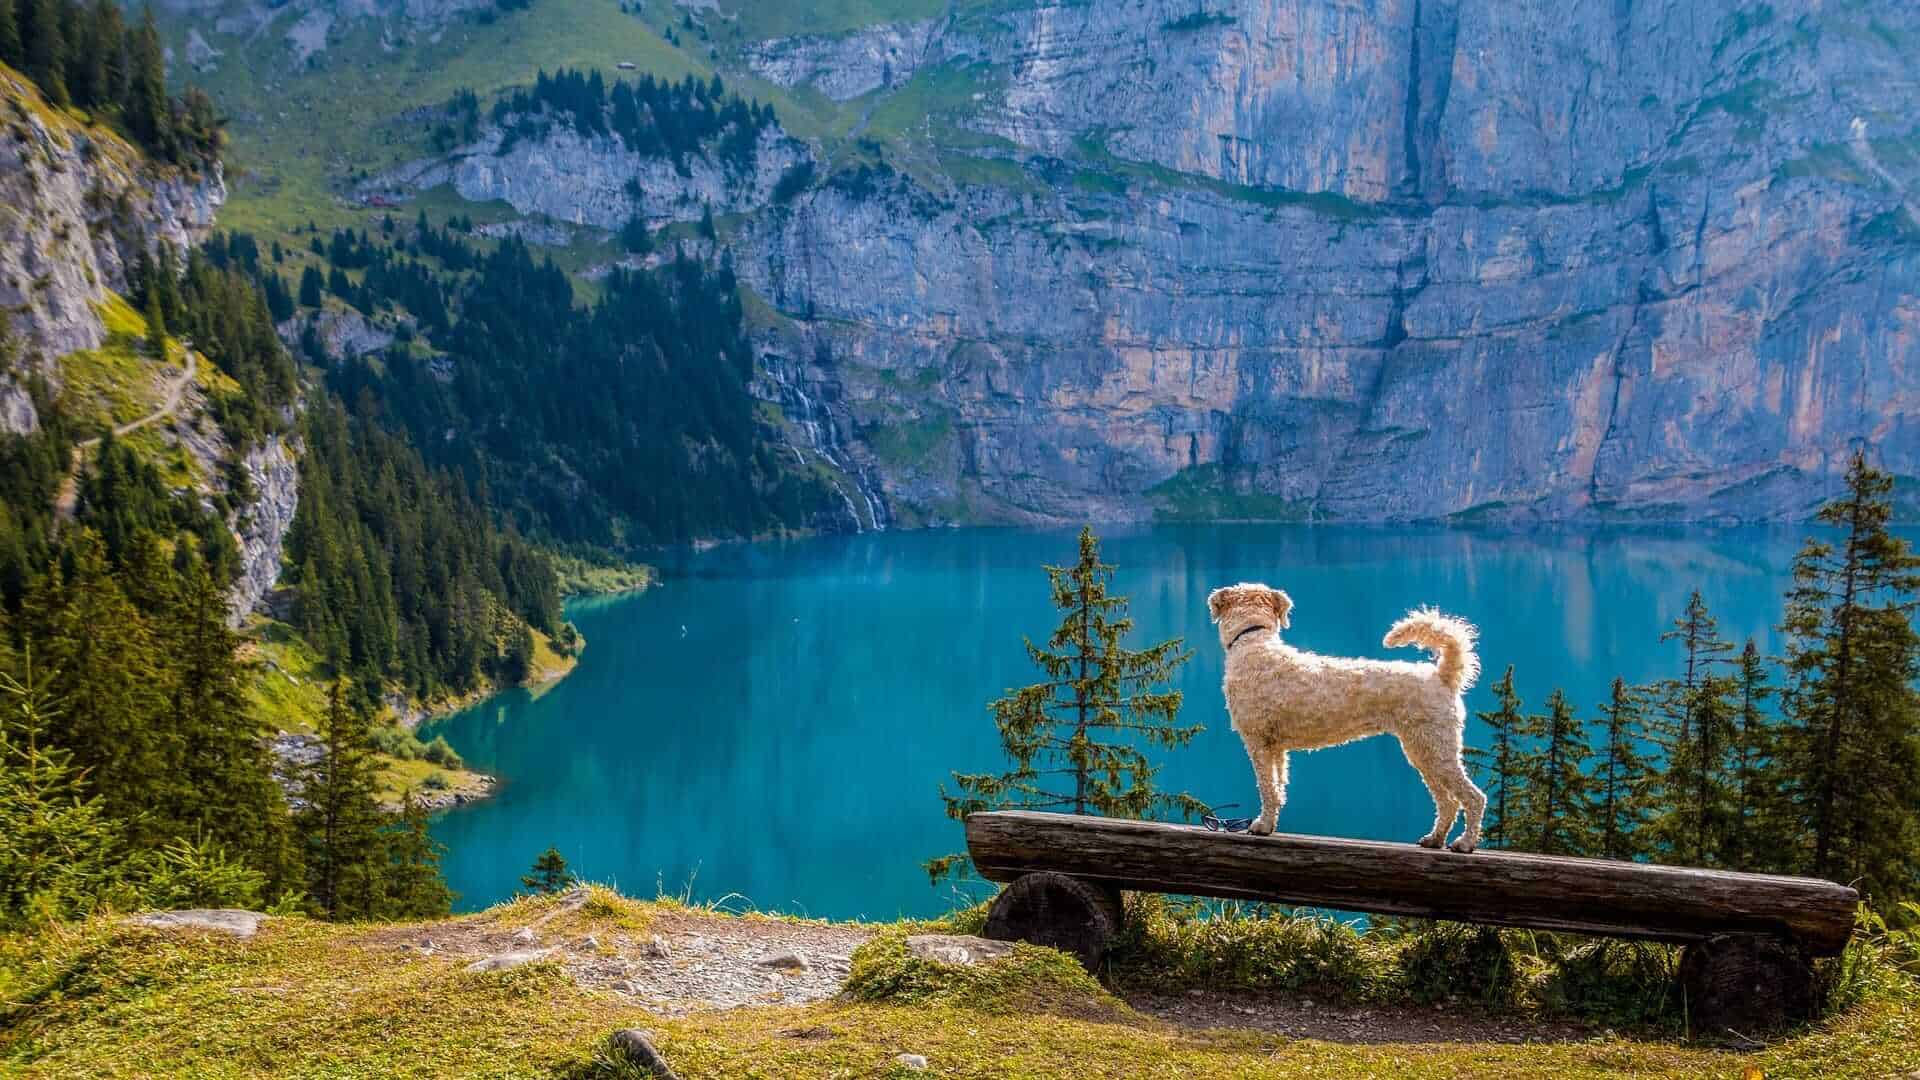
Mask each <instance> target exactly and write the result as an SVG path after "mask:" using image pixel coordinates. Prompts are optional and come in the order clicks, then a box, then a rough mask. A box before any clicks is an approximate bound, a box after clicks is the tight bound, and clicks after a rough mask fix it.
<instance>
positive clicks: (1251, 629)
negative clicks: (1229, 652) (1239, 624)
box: [1227, 623, 1274, 649]
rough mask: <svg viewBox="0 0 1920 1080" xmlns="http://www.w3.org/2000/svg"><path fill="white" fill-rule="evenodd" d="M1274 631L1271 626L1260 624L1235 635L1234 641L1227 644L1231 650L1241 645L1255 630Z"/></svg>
mask: <svg viewBox="0 0 1920 1080" xmlns="http://www.w3.org/2000/svg"><path fill="white" fill-rule="evenodd" d="M1272 629H1274V628H1273V627H1271V626H1261V625H1260V624H1259V623H1255V624H1254V625H1252V626H1249V627H1247V628H1246V629H1245V630H1242V631H1240V632H1239V633H1237V634H1235V635H1233V640H1232V641H1229V642H1227V648H1229V649H1231V648H1233V647H1234V646H1235V645H1238V644H1240V639H1241V638H1243V637H1246V636H1247V635H1248V634H1251V633H1253V632H1254V631H1255V630H1272Z"/></svg>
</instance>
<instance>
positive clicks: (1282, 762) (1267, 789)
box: [1247, 743, 1287, 836]
mask: <svg viewBox="0 0 1920 1080" xmlns="http://www.w3.org/2000/svg"><path fill="white" fill-rule="evenodd" d="M1247 756H1248V757H1250V758H1252V759H1253V779H1254V783H1255V784H1256V785H1258V786H1259V788H1260V816H1259V817H1257V818H1255V819H1253V823H1252V824H1251V825H1248V826H1247V831H1248V832H1250V833H1252V834H1253V835H1255V836H1269V835H1272V833H1273V829H1274V826H1275V825H1276V824H1278V823H1279V820H1280V810H1281V808H1282V807H1284V806H1286V803H1287V752H1286V751H1285V750H1268V749H1267V748H1265V747H1256V746H1254V745H1253V744H1252V743H1249V744H1248V745H1247Z"/></svg>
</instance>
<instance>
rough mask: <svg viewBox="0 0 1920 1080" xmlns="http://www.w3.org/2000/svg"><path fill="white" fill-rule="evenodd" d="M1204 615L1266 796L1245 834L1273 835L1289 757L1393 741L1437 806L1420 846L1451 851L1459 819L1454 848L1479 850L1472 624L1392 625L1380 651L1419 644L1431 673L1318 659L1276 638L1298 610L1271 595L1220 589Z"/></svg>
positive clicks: (1426, 617) (1418, 621) (1422, 615)
mask: <svg viewBox="0 0 1920 1080" xmlns="http://www.w3.org/2000/svg"><path fill="white" fill-rule="evenodd" d="M1207 608H1208V610H1209V611H1211V612H1212V614H1213V621H1214V623H1215V624H1216V625H1218V626H1219V628H1220V645H1221V647H1222V648H1224V649H1225V650H1226V653H1227V677H1226V682H1225V686H1224V689H1225V691H1226V696H1227V712H1228V714H1229V715H1231V716H1232V717H1233V729H1234V730H1235V731H1237V732H1239V733H1240V738H1241V741H1243V742H1245V743H1246V744H1247V757H1248V758H1249V759H1251V760H1252V762H1253V776H1254V782H1255V783H1256V784H1258V785H1259V788H1260V816H1259V817H1258V818H1256V819H1254V822H1253V825H1252V826H1251V828H1250V830H1249V831H1251V832H1253V833H1254V834H1256V835H1259V836H1266V835H1268V834H1270V833H1272V832H1273V828H1274V824H1275V822H1276V821H1277V820H1278V819H1279V816H1280V808H1281V807H1282V806H1283V805H1285V803H1286V797H1287V752H1288V751H1290V750H1316V749H1319V748H1320V747H1323V746H1338V745H1340V744H1341V743H1347V742H1352V741H1353V740H1355V739H1364V738H1366V737H1367V736H1369V735H1380V734H1384V733H1388V732H1391V733H1392V734H1393V735H1394V736H1395V737H1396V738H1398V739H1399V740H1400V749H1401V751H1402V752H1404V753H1405V754H1406V755H1407V761H1408V762H1409V763H1410V764H1411V765H1412V766H1413V767H1414V768H1415V769H1416V770H1418V771H1419V773H1420V778H1421V779H1422V780H1424V781H1425V782H1426V785H1427V792H1428V793H1429V794H1431V795H1432V796H1433V809H1434V816H1433V831H1432V832H1430V833H1428V834H1427V835H1426V836H1423V837H1421V838H1420V845H1421V846H1422V847H1430V848H1432V847H1439V846H1440V845H1441V844H1443V843H1445V842H1446V839H1447V833H1448V832H1450V831H1452V829H1453V822H1454V818H1455V817H1456V816H1457V815H1458V814H1459V813H1460V811H1462V810H1465V811H1466V817H1467V824H1466V828H1465V830H1464V831H1463V832H1462V833H1461V834H1460V837H1459V838H1458V839H1457V840H1455V841H1454V842H1453V843H1452V845H1450V846H1451V847H1452V848H1453V850H1455V851H1460V852H1467V851H1472V850H1473V849H1474V847H1475V846H1477V845H1478V844H1479V843H1480V823H1481V819H1482V818H1484V817H1485V815H1486V810H1487V796H1486V794H1485V793H1484V792H1482V791H1481V790H1480V789H1479V788H1478V787H1475V786H1474V783H1473V780H1472V779H1471V778H1470V777H1468V776H1467V770H1466V766H1465V764H1464V763H1463V762H1462V761H1461V739H1462V735H1463V733H1464V731H1465V729H1466V723H1467V707H1466V702H1465V701H1464V700H1463V699H1462V697H1461V695H1462V694H1463V693H1464V692H1465V691H1466V689H1467V687H1469V686H1472V685H1473V680H1474V678H1475V677H1476V676H1478V675H1479V674H1480V658H1479V657H1477V656H1475V655H1474V651H1473V641H1474V629H1473V627H1472V626H1471V625H1470V624H1468V623H1467V622H1465V621H1463V620H1460V619H1455V618H1452V617H1450V616H1446V615H1442V614H1440V613H1439V612H1438V611H1435V610H1433V609H1431V608H1422V609H1421V610H1418V611H1414V612H1410V613H1409V614H1408V615H1407V617H1406V618H1404V619H1401V620H1400V621H1399V622H1397V623H1394V624H1393V628H1392V629H1391V630H1388V631H1387V636H1386V639H1385V641H1384V642H1383V644H1385V645H1386V646H1388V647H1389V648H1393V647H1398V646H1401V645H1418V646H1419V647H1421V648H1423V649H1425V650H1427V651H1428V652H1430V653H1432V654H1433V657H1434V662H1433V663H1425V664H1416V663H1408V662H1406V661H1402V660H1362V659H1355V658H1348V657H1338V656H1316V655H1314V654H1313V653H1309V652H1302V651H1300V650H1299V649H1296V648H1294V647H1293V646H1291V645H1288V644H1287V643H1285V642H1283V641H1281V640H1280V631H1281V630H1284V629H1286V628H1287V625H1288V619H1287V616H1288V614H1289V613H1291V612H1292V610H1293V601H1292V599H1290V598H1289V597H1288V596H1287V594H1286V593H1283V592H1281V591H1280V590H1278V589H1272V588H1268V587H1267V586H1265V585H1250V584H1242V585H1232V586H1229V587H1227V588H1224V589H1215V590H1214V591H1213V594H1212V595H1210V596H1208V597H1207Z"/></svg>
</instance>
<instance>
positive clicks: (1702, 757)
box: [1651, 589, 1737, 865]
mask: <svg viewBox="0 0 1920 1080" xmlns="http://www.w3.org/2000/svg"><path fill="white" fill-rule="evenodd" d="M1660 640H1661V641H1678V642H1680V645H1681V648H1682V650H1683V652H1684V655H1685V658H1686V662H1685V667H1684V673H1683V675H1682V676H1681V677H1680V678H1677V679H1665V680H1662V681H1661V682H1659V683H1656V684H1655V686H1654V688H1653V692H1652V697H1653V700H1654V702H1655V703H1656V705H1657V708H1658V716H1657V720H1656V723H1655V725H1654V726H1655V731H1656V741H1657V742H1658V743H1659V745H1660V748H1661V750H1662V752H1663V756H1662V767H1661V770H1660V774H1659V779H1658V781H1657V783H1658V787H1659V790H1660V798H1661V801H1662V808H1661V812H1660V813H1659V814H1658V815H1657V816H1656V817H1655V818H1654V820H1653V822H1652V829H1651V831H1652V838H1653V839H1654V841H1655V844H1656V848H1655V850H1656V851H1657V852H1658V853H1659V854H1661V855H1664V856H1665V857H1667V858H1669V859H1671V860H1673V861H1677V862H1682V863H1688V864H1696V865H1713V864H1719V863H1720V862H1722V859H1721V855H1722V852H1721V848H1722V846H1723V844H1724V840H1725V835H1726V828H1727V822H1728V819H1729V817H1730V816H1731V814H1732V808H1733V799H1734V796H1733V781H1732V768H1731V760H1732V754H1733V751H1734V744H1735V742H1736V739H1737V732H1736V731H1735V728H1734V723H1735V715H1734V707H1733V700H1732V693H1733V680H1732V679H1731V678H1729V677H1728V676H1727V675H1725V674H1722V673H1721V671H1720V669H1721V668H1723V667H1725V666H1726V665H1727V663H1728V658H1727V654H1728V653H1729V652H1731V651H1732V650H1733V645H1732V644H1731V643H1729V642H1727V641H1726V640H1724V639H1723V638H1721V637H1720V630H1719V623H1718V621H1717V620H1715V619H1714V617H1713V614H1712V612H1710V611H1709V610H1708V609H1707V602H1706V599H1705V598H1704V597H1703V596H1701V595H1700V591H1699V590H1698V589H1696V590H1694V591H1693V593H1692V594H1691V595H1689V596H1688V598H1687V609H1686V612H1685V613H1684V614H1682V615H1681V616H1680V618H1678V619H1676V620H1674V624H1673V629H1672V630H1669V631H1668V632H1666V633H1664V634H1662V635H1660Z"/></svg>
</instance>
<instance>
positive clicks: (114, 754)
mask: <svg viewBox="0 0 1920 1080" xmlns="http://www.w3.org/2000/svg"><path fill="white" fill-rule="evenodd" d="M65 561H66V562H68V563H69V566H70V568H69V569H68V570H67V571H66V572H65V573H64V574H61V573H60V572H59V571H58V569H57V568H50V569H49V570H48V572H47V574H46V575H45V576H44V577H43V578H42V579H41V581H40V582H39V583H38V584H37V585H36V587H35V588H34V590H33V592H32V594H31V595H30V596H29V598H28V602H27V611H26V612H25V613H24V618H25V621H26V622H27V623H28V624H29V628H30V632H31V634H32V636H33V638H35V639H37V640H38V641H40V642H41V643H42V647H41V655H42V656H43V657H44V663H45V667H46V670H47V671H49V672H50V673H51V674H50V676H48V678H47V688H48V690H49V692H50V693H51V694H52V695H53V696H54V697H55V698H56V699H57V700H59V701H60V702H61V709H60V711H59V713H58V714H57V715H56V717H55V718H54V719H53V728H52V731H51V734H52V736H53V738H54V739H55V740H56V741H57V742H58V743H59V745H60V746H61V747H63V748H64V749H65V750H66V751H67V752H69V753H70V754H71V755H72V757H73V762H74V764H75V766H76V767H78V768H80V769H83V770H85V771H86V774H87V775H88V777H89V780H90V782H91V784H92V786H93V790H95V791H97V792H99V793H100V794H101V797H102V798H103V800H104V805H105V807H106V811H107V812H108V813H109V814H111V815H112V816H113V817H114V818H116V819H118V820H120V821H124V822H128V823H129V829H130V834H129V836H128V840H129V842H131V843H132V844H134V845H135V846H136V847H142V848H144V847H152V846H157V845H159V844H161V843H163V842H164V841H165V840H166V839H167V838H169V837H172V836H177V835H179V834H180V832H181V827H180V823H179V822H178V821H177V820H175V819H173V818H171V817H170V815H169V814H168V813H167V812H166V811H165V810H162V809H160V808H163V807H165V808H172V807H176V806H178V805H179V799H178V798H177V797H176V795H175V794H174V793H173V792H172V790H171V789H173V788H174V786H175V785H176V784H177V783H178V782H179V778H180V770H181V767H182V765H183V764H184V762H183V761H182V758H181V753H182V751H181V746H180V742H179V740H178V739H177V738H176V737H175V731H174V729H173V726H172V724H171V723H170V722H169V720H168V715H167V711H166V699H165V696H164V689H163V688H164V671H165V667H164V654H163V652H162V650H161V648H160V646H159V644H158V643H157V642H156V641H155V639H154V634H153V629H152V626H151V623H150V622H149V620H148V618H147V617H146V616H145V615H144V614H142V613H141V612H140V611H139V610H138V609H136V608H135V607H134V606H133V605H132V604H131V603H129V602H128V600H127V597H126V594H125V592H124V591H122V589H121V587H120V585H119V583H118V582H117V581H116V580H115V577H114V574H113V570H112V567H111V566H110V565H109V564H108V561H107V551H106V545H105V544H104V543H102V542H101V539H100V537H99V535H98V534H97V533H95V532H94V531H93V530H91V529H82V530H80V532H79V533H78V534H77V535H76V536H75V537H74V539H73V541H72V544H71V546H70V547H69V548H68V550H67V553H66V558H65Z"/></svg>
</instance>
